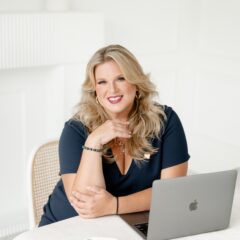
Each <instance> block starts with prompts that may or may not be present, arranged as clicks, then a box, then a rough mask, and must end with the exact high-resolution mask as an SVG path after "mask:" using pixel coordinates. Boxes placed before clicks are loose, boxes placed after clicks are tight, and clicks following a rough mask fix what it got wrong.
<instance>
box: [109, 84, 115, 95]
mask: <svg viewBox="0 0 240 240" xmlns="http://www.w3.org/2000/svg"><path fill="white" fill-rule="evenodd" d="M109 90H110V92H111V93H115V92H116V91H117V86H116V83H115V82H112V83H110V86H109Z"/></svg>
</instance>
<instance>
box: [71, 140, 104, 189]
mask: <svg viewBox="0 0 240 240" xmlns="http://www.w3.org/2000/svg"><path fill="white" fill-rule="evenodd" d="M85 146H87V147H91V148H96V149H100V148H102V146H101V145H100V144H99V143H97V142H95V141H94V140H92V139H91V138H88V139H87V141H86V142H85ZM87 186H99V187H102V188H104V189H105V188H106V185H105V180H104V176H103V169H102V153H101V152H95V151H90V150H83V153H82V158H81V162H80V165H79V168H78V171H77V175H76V178H75V181H74V184H73V189H72V190H73V191H78V192H83V193H84V192H86V187H87Z"/></svg>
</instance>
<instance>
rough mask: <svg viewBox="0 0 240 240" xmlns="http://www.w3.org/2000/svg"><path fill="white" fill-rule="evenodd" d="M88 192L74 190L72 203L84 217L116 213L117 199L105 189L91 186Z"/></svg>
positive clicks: (71, 198)
mask: <svg viewBox="0 0 240 240" xmlns="http://www.w3.org/2000/svg"><path fill="white" fill-rule="evenodd" d="M86 189H87V193H84V194H83V193H79V192H73V193H72V196H71V197H70V203H71V205H72V206H73V208H74V209H75V211H76V212H77V213H78V214H79V215H80V216H81V217H83V218H95V217H100V216H105V215H111V214H115V213H116V208H117V199H116V197H114V196H113V195H111V194H110V193H109V192H107V191H106V190H105V189H103V188H100V187H97V186H91V187H87V188H86Z"/></svg>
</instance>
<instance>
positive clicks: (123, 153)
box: [115, 139, 125, 174]
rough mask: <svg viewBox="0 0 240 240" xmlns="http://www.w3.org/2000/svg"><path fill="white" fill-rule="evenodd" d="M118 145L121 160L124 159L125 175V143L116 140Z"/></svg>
mask: <svg viewBox="0 0 240 240" xmlns="http://www.w3.org/2000/svg"><path fill="white" fill-rule="evenodd" d="M115 142H116V145H117V146H119V148H120V152H121V158H122V164H123V165H122V166H123V174H124V173H125V142H123V141H121V140H119V139H116V140H115Z"/></svg>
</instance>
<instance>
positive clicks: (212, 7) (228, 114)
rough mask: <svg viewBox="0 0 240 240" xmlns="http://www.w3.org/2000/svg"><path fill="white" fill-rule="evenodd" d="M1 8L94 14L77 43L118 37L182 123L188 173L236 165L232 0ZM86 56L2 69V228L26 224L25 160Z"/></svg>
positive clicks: (238, 32) (84, 1) (70, 93)
mask: <svg viewBox="0 0 240 240" xmlns="http://www.w3.org/2000/svg"><path fill="white" fill-rule="evenodd" d="M0 10H1V11H2V12H4V13H7V12H9V11H14V12H16V11H17V12H18V11H21V12H22V11H24V12H32V13H33V12H45V11H68V12H80V13H90V12H91V13H92V14H95V13H96V14H99V13H100V14H102V16H103V21H102V23H101V24H102V25H101V26H102V30H101V31H97V29H95V28H94V27H93V26H94V21H92V23H91V24H90V23H89V22H91V21H89V22H86V23H84V24H86V26H88V24H90V25H89V28H88V27H86V28H85V29H79V33H78V34H79V36H81V35H84V36H85V35H86V34H89V33H96V32H98V33H97V35H96V36H97V37H96V39H95V41H93V42H92V43H91V45H89V44H88V42H87V41H86V42H83V43H81V44H80V46H79V48H80V49H87V48H89V49H90V50H89V52H91V51H92V49H93V48H94V47H95V48H96V49H94V50H97V48H98V47H99V46H102V45H105V44H112V43H114V44H115V43H118V44H122V45H123V46H125V47H127V48H128V49H129V50H130V51H132V52H133V53H134V54H135V55H136V57H137V58H138V59H139V61H140V63H141V64H142V66H143V68H144V70H145V72H150V73H151V76H152V80H153V81H154V83H155V84H156V85H157V87H158V90H159V96H160V97H159V99H160V102H162V103H163V104H167V105H169V106H172V107H173V108H174V109H175V111H176V112H177V113H178V115H179V117H180V119H181V120H182V123H183V125H184V129H185V133H186V136H187V140H188V145H189V153H190V155H191V159H190V168H191V169H193V170H195V171H200V172H209V171H217V170H224V169H230V168H235V167H240V141H239V136H240V127H239V124H240V110H239V109H240V108H239V106H238V105H239V103H240V94H239V92H240V44H239V43H240V14H239V11H240V2H239V1H238V0H195V1H194V0H149V1H145V0H131V1H129V0H122V1H116V0H101V1H98V0H72V1H63V0H61V1H60V0H59V1H54V0H51V1H50V0H49V1H44V0H0ZM98 16H99V15H98ZM96 26H99V23H96ZM86 29H87V30H86ZM98 30H99V29H98ZM0 44H1V43H0ZM0 54H2V53H0ZM86 62H87V58H86V56H84V57H82V58H80V60H79V61H74V62H72V63H68V64H62V65H59V64H58V65H54V66H35V67H33V68H32V67H31V68H30V67H28V66H26V67H24V68H17V69H0V133H1V134H0V169H1V174H0V189H1V198H0V227H5V226H6V225H8V224H10V223H11V222H13V221H15V222H16V224H17V222H20V221H26V220H25V217H24V216H26V208H27V202H26V201H27V199H26V187H25V186H26V166H27V164H28V160H27V157H28V155H29V153H30V151H31V149H32V148H33V147H34V146H35V145H36V144H38V143H40V142H42V141H43V140H44V139H47V138H58V137H59V135H60V133H61V130H62V127H63V123H64V121H65V120H67V119H68V118H69V117H70V116H71V113H72V108H73V106H74V104H76V103H77V101H78V98H79V92H80V87H81V83H82V81H83V79H84V71H85V66H86ZM12 216H14V218H12ZM13 219H15V220H13ZM21 219H24V220H21Z"/></svg>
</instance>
